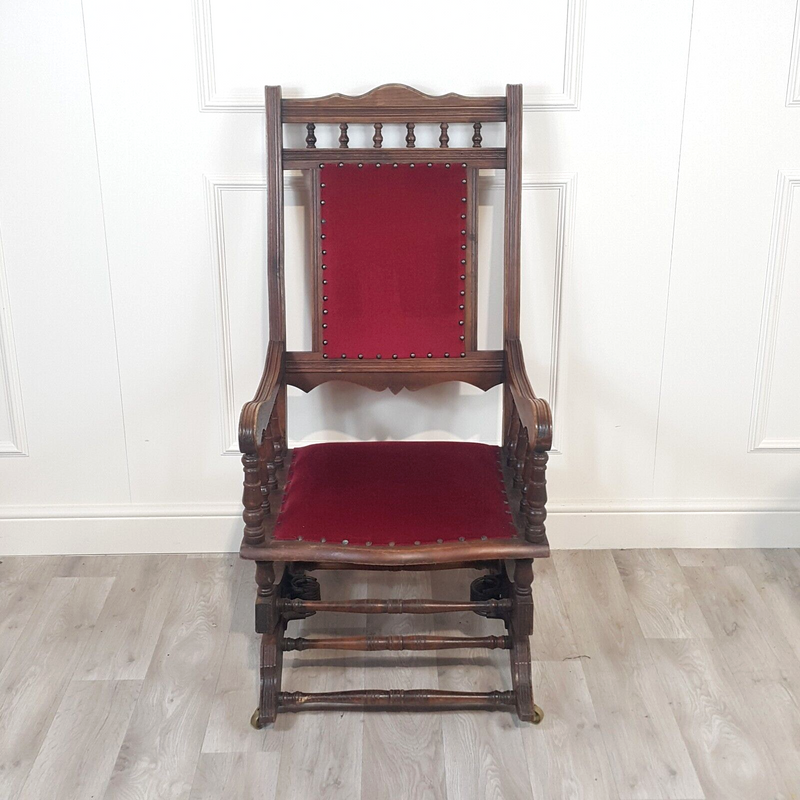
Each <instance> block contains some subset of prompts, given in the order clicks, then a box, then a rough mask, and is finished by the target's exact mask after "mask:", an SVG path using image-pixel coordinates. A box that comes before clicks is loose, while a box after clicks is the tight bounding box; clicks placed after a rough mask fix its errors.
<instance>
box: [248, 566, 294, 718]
mask: <svg viewBox="0 0 800 800" xmlns="http://www.w3.org/2000/svg"><path fill="white" fill-rule="evenodd" d="M256 583H257V584H258V594H257V597H256V632H258V633H260V634H261V668H260V680H261V687H260V691H259V700H258V708H257V709H256V711H255V713H254V714H253V717H252V719H251V720H250V722H251V724H252V725H253V727H254V728H263V727H264V726H265V725H268V724H270V723H272V722H275V718H276V717H277V715H278V694H279V693H280V690H281V669H282V667H283V644H282V643H283V635H284V632H285V630H286V621H285V620H284V619H283V616H282V615H281V613H280V610H279V607H278V599H279V598H278V587H277V585H276V584H275V568H274V566H273V564H272V562H271V561H259V562H257V563H256Z"/></svg>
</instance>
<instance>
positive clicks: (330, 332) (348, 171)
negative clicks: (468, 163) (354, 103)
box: [319, 162, 468, 359]
mask: <svg viewBox="0 0 800 800" xmlns="http://www.w3.org/2000/svg"><path fill="white" fill-rule="evenodd" d="M319 180H320V202H321V203H322V206H321V219H322V220H323V222H322V223H321V225H320V233H319V236H320V239H319V247H320V259H321V260H320V264H323V265H324V269H322V270H321V274H320V276H319V279H320V281H324V283H322V285H321V289H322V291H321V296H322V298H323V299H322V307H323V314H322V319H321V321H320V323H319V324H321V325H322V331H321V332H322V337H321V340H322V342H323V345H322V352H323V353H324V354H325V356H326V357H327V358H342V356H345V357H346V358H358V357H359V356H361V357H363V358H365V359H374V358H384V359H387V358H388V359H391V358H392V357H393V356H396V357H397V358H411V354H412V353H413V354H414V355H415V357H416V358H426V357H427V355H428V353H430V354H431V357H432V358H443V357H445V354H447V356H449V357H450V358H459V357H460V356H461V353H463V352H465V347H464V339H462V337H463V336H464V326H465V321H464V305H465V296H466V289H467V286H466V281H467V269H466V256H467V252H466V247H467V236H468V231H467V217H468V214H467V206H468V203H467V200H468V197H467V191H466V188H467V187H466V181H467V169H466V168H465V167H464V166H462V165H461V164H459V163H453V164H448V165H447V166H445V165H444V164H431V165H430V166H428V165H427V164H426V163H425V162H421V163H418V164H413V165H411V164H395V165H393V164H392V163H390V162H382V163H381V164H380V166H378V165H377V164H362V165H361V166H359V165H358V164H342V165H341V166H339V165H338V164H331V163H328V164H325V165H324V167H323V169H321V170H320V171H319Z"/></svg>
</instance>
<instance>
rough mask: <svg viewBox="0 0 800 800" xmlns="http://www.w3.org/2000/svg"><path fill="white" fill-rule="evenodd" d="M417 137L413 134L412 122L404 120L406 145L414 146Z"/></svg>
mask: <svg viewBox="0 0 800 800" xmlns="http://www.w3.org/2000/svg"><path fill="white" fill-rule="evenodd" d="M416 141H417V137H416V135H415V134H414V123H413V122H406V147H416V144H415V142H416Z"/></svg>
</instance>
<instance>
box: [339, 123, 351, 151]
mask: <svg viewBox="0 0 800 800" xmlns="http://www.w3.org/2000/svg"><path fill="white" fill-rule="evenodd" d="M339 130H340V131H341V133H340V134H339V149H341V150H346V149H347V148H348V147H349V145H350V137H349V136H348V135H347V123H346V122H340V123H339Z"/></svg>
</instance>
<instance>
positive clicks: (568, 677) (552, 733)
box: [522, 661, 619, 800]
mask: <svg viewBox="0 0 800 800" xmlns="http://www.w3.org/2000/svg"><path fill="white" fill-rule="evenodd" d="M533 685H534V687H535V689H536V697H537V702H538V703H539V705H540V706H541V707H542V709H544V719H543V720H542V722H541V723H540V724H539V725H530V726H528V727H527V728H525V729H524V730H523V731H522V739H523V741H524V743H525V750H526V754H527V759H528V771H529V773H530V780H531V785H532V787H533V796H534V797H535V798H546V800H616V798H618V797H619V795H618V794H617V790H616V786H615V784H614V779H613V777H612V775H611V765H610V763H609V760H608V754H607V753H606V747H605V743H604V741H603V737H602V734H601V732H600V724H599V722H598V720H597V714H596V713H595V710H594V705H593V703H592V699H591V697H590V696H589V690H588V688H587V686H586V679H585V677H584V674H583V666H582V665H581V663H580V662H579V661H535V662H534V664H533Z"/></svg>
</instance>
